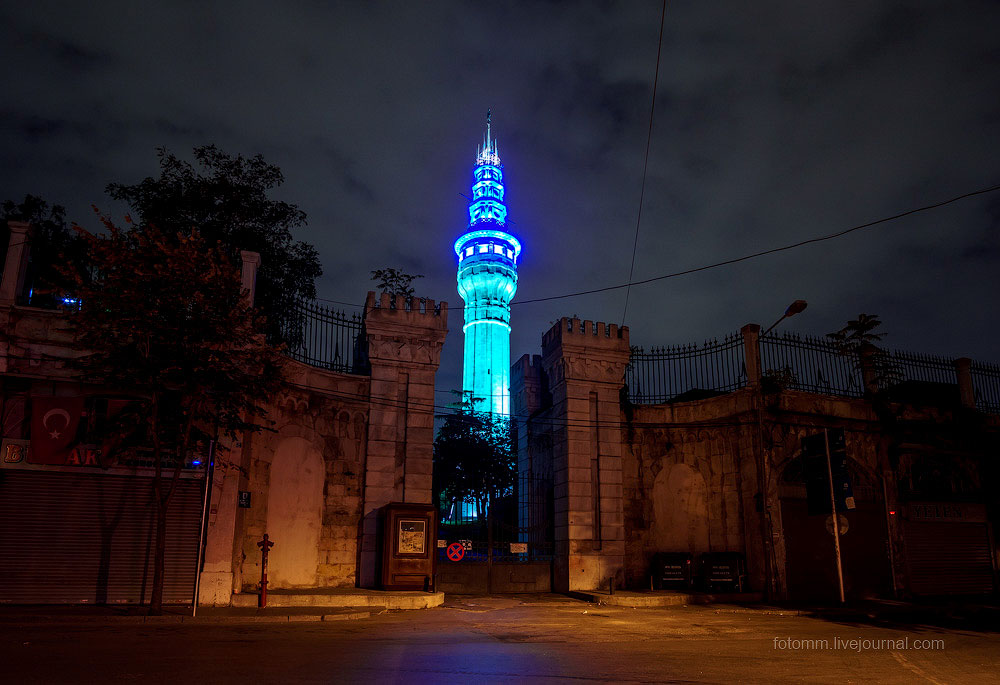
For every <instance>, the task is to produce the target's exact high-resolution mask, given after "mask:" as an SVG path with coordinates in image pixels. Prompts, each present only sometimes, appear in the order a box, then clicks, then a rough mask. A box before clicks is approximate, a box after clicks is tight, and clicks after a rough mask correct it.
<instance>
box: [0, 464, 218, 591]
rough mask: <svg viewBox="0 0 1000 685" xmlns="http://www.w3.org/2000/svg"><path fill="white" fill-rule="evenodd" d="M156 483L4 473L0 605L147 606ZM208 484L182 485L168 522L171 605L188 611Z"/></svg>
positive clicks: (0, 502) (0, 478) (167, 584)
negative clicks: (186, 605) (204, 490)
mask: <svg viewBox="0 0 1000 685" xmlns="http://www.w3.org/2000/svg"><path fill="white" fill-rule="evenodd" d="M152 482H153V481H152V478H149V477H140V476H118V475H107V474H103V473H72V472H70V473H67V472H64V471H41V470H37V471H33V470H17V469H3V470H0V541H2V544H0V603H18V604H52V603H60V604H64V603H88V604H89V603H112V604H114V603H140V602H148V601H149V596H150V592H151V589H152V583H153V556H154V549H153V543H154V522H155V519H156V512H155V507H154V505H153V501H152V493H153V486H152ZM202 486H203V481H202V480H200V479H188V478H184V479H182V480H181V481H180V482H179V483H178V485H177V490H176V491H175V492H174V496H173V499H172V500H171V503H170V507H169V511H168V516H167V544H166V563H165V569H164V589H163V601H164V603H190V601H191V595H192V588H193V584H194V579H195V565H196V564H197V553H198V537H199V536H198V533H199V525H200V522H201V497H202Z"/></svg>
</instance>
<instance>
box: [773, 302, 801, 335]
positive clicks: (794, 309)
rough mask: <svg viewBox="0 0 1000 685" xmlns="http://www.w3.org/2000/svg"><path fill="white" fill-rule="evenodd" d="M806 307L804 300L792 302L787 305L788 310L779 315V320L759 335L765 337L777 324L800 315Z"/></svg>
mask: <svg viewBox="0 0 1000 685" xmlns="http://www.w3.org/2000/svg"><path fill="white" fill-rule="evenodd" d="M808 305H809V303H808V302H806V301H805V300H795V302H792V303H791V304H790V305H788V308H787V309H786V310H785V313H784V314H782V315H781V318H780V319H778V320H777V321H775V322H774V323H773V324H771V327H770V328H768V329H767V330H766V331H764V332H763V333H762V334H761V335H762V336H763V335H767V334H768V333H770V332H771V331H773V330H774V327H775V326H777V325H778V324H779V323H781V322H782V321H784V320H785V319H787V318H788V317H790V316H795V315H796V314H800V313H801V312H803V311H804V310H805V308H806V307H807V306H808Z"/></svg>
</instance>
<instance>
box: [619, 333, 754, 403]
mask: <svg viewBox="0 0 1000 685" xmlns="http://www.w3.org/2000/svg"><path fill="white" fill-rule="evenodd" d="M746 378H747V371H746V363H745V360H744V358H743V335H742V334H741V333H735V334H732V335H727V336H725V337H724V338H723V339H722V340H721V341H720V340H718V339H715V340H709V341H706V342H705V343H704V344H702V345H696V344H692V345H676V346H672V347H654V348H651V349H650V350H649V351H648V352H647V351H646V350H643V349H642V348H634V349H633V350H632V354H631V357H630V358H629V363H628V366H627V367H626V368H625V383H626V385H627V386H628V392H629V400H630V401H631V402H632V403H634V404H662V403H665V402H678V401H684V400H686V399H692V400H694V399H700V398H701V397H702V396H703V393H706V392H707V393H725V392H731V391H733V390H736V389H737V388H741V387H743V386H744V385H745V384H746Z"/></svg>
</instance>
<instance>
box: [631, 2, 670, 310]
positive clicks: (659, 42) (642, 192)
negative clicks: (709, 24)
mask: <svg viewBox="0 0 1000 685" xmlns="http://www.w3.org/2000/svg"><path fill="white" fill-rule="evenodd" d="M666 16H667V0H663V5H662V7H661V8H660V35H659V37H658V38H657V39H656V70H655V71H654V72H653V98H652V101H651V102H650V103H649V130H648V131H647V132H646V155H645V157H644V158H643V161H642V185H641V186H640V188H639V211H638V212H637V213H636V217H635V238H634V239H633V241H632V263H631V265H629V268H628V281H629V283H631V282H632V275H633V273H634V271H635V251H636V248H638V247H639V224H640V223H641V222H642V201H643V199H644V198H645V197H646V170H647V169H648V168H649V146H650V143H652V141H653V113H654V112H655V111H656V86H657V84H658V83H659V80H660V51H661V50H662V49H663V20H664V18H665V17H666ZM631 292H632V286H631V285H629V286H628V287H627V288H625V307H624V309H622V326H624V325H625V315H626V314H627V313H628V297H629V294H630V293H631Z"/></svg>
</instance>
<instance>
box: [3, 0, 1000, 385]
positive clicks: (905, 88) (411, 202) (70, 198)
mask: <svg viewBox="0 0 1000 685" xmlns="http://www.w3.org/2000/svg"><path fill="white" fill-rule="evenodd" d="M5 11H6V15H5V16H4V17H3V19H4V21H3V22H0V44H2V45H3V46H4V55H3V57H4V58H3V60H0V75H2V82H3V83H4V84H5V104H4V106H3V113H2V114H0V131H2V135H3V149H4V152H5V155H4V156H5V160H6V161H7V163H6V164H5V165H4V167H3V169H2V171H0V179H2V187H3V189H4V192H3V196H4V197H11V198H17V197H19V196H20V195H23V194H24V193H25V192H32V193H36V194H41V195H43V196H44V197H46V198H47V199H49V200H50V201H51V202H59V203H62V204H65V205H66V206H67V207H68V210H69V214H70V217H71V218H75V219H78V220H81V221H89V220H90V212H89V210H88V207H89V205H90V203H91V202H95V203H97V204H98V205H101V206H102V207H104V208H106V209H109V210H111V211H121V210H122V209H123V208H121V207H117V206H116V205H115V204H114V203H111V202H110V201H109V200H108V199H107V198H106V197H105V196H104V194H103V189H104V186H105V185H106V184H107V183H108V182H110V181H117V182H134V181H136V180H139V179H141V178H143V177H144V176H146V175H149V174H151V173H154V172H155V154H154V148H155V147H156V146H159V145H163V146H166V147H168V148H169V149H171V150H172V151H175V152H183V151H186V150H190V148H192V147H193V146H195V145H201V144H205V143H215V144H217V145H219V146H220V147H221V148H223V149H225V150H227V151H231V152H241V153H245V154H254V153H258V152H259V153H262V154H263V155H264V156H265V158H266V159H268V160H269V161H271V162H273V163H276V164H278V165H279V166H280V167H281V168H282V169H283V171H284V173H285V178H286V183H285V185H284V186H283V187H282V189H281V191H280V195H281V197H282V199H286V200H288V201H291V202H295V203H297V204H299V205H300V206H301V207H302V208H303V209H304V210H305V211H306V212H307V213H308V215H309V225H308V227H307V228H305V229H303V230H302V232H301V235H300V237H301V238H303V239H305V240H308V241H310V242H312V243H314V244H315V245H316V246H317V248H318V249H319V251H320V254H321V257H322V259H323V261H324V267H325V269H324V271H325V274H324V276H323V280H322V282H321V283H320V288H319V290H320V295H321V296H323V297H328V298H331V299H337V300H346V301H351V302H361V301H362V299H363V296H364V291H365V290H367V288H368V287H369V283H370V282H369V280H368V272H369V271H370V270H372V269H375V268H379V267H382V266H387V265H393V266H401V267H403V268H405V269H407V270H410V271H413V272H418V273H422V274H425V275H426V278H425V279H424V280H423V281H421V283H420V285H421V290H422V291H424V292H425V293H426V294H428V295H429V296H432V297H435V298H436V299H446V300H448V301H450V302H451V303H452V304H453V305H458V304H460V300H459V298H458V295H457V293H456V292H455V288H454V273H455V268H456V265H455V261H454V254H453V253H452V251H451V245H452V243H453V241H454V239H455V238H456V237H457V236H458V235H460V234H461V233H462V231H463V230H464V228H465V222H466V221H467V214H466V206H465V205H466V201H465V199H464V198H462V197H461V195H460V193H466V194H468V192H469V178H470V172H471V162H472V156H473V153H474V150H475V146H476V144H477V143H478V142H479V140H480V139H481V136H482V128H483V114H484V113H485V111H486V109H487V108H492V109H493V112H494V123H495V130H496V132H497V134H498V136H499V138H500V149H501V154H502V156H503V158H504V161H505V164H506V178H507V181H508V198H509V207H510V216H511V218H512V219H513V221H514V222H515V223H514V224H512V228H513V230H514V231H515V232H516V233H517V235H518V236H519V237H520V238H521V239H522V241H523V243H524V245H525V252H524V256H523V262H522V267H521V271H520V284H519V291H518V296H519V298H523V299H531V298H535V297H539V296H546V295H551V294H558V293H563V292H569V291H573V290H582V289H589V288H593V287H595V286H599V285H607V284H615V283H621V282H624V281H625V280H626V278H627V277H628V268H629V262H630V259H631V255H632V239H633V236H634V232H635V221H636V211H637V203H638V200H639V183H640V180H641V174H642V163H643V152H644V150H645V145H646V131H647V125H648V120H647V117H648V112H649V97H650V92H651V91H650V85H651V81H652V77H653V69H654V58H655V56H656V37H657V29H658V25H657V22H658V19H659V15H658V13H659V3H655V2H646V3H638V2H632V3H611V2H573V3H560V2H549V3H538V2H517V3H505V2H495V3H473V2H467V3H437V2H425V3H403V2H369V3H353V4H346V3H337V4H328V3H317V2H285V3H278V4H275V3H255V2H251V3H244V4H240V5H233V4H229V3H214V2H208V3H197V4H196V3H172V4H167V3H162V4H158V3H128V2H102V3H98V4H96V5H88V6H84V5H80V4H78V3H68V2H62V3H59V2H34V3H24V4H22V5H20V6H16V7H14V6H12V7H9V8H8V9H6V10H5ZM997 25H1000V6H998V5H997V4H996V3H995V2H986V1H985V0H984V1H981V2H978V1H973V0H969V1H965V2H948V3H945V2H930V1H920V0H918V1H916V2H905V3H904V2H879V3H850V4H845V3H841V2H832V1H830V2H815V3H797V2H790V1H788V0H785V1H782V2H779V1H777V0H775V1H772V2H761V3H752V4H748V3H740V2H728V3H725V2H724V3H687V4H679V3H668V8H667V24H666V27H665V30H664V39H663V54H662V60H661V65H660V88H659V91H658V93H657V111H656V117H655V120H654V129H653V141H652V146H651V154H650V160H649V171H648V179H647V186H646V202H645V205H644V208H643V221H642V226H641V229H640V232H639V246H638V251H637V257H636V265H635V276H636V278H646V277H649V276H653V275H657V274H662V273H667V272H671V271H676V270H681V269H685V268H690V267H693V266H698V265H701V264H704V263H708V262H714V261H718V260H721V259H727V258H731V257H734V256H738V255H740V254H742V253H745V252H748V251H755V250H759V249H763V248H767V247H772V246H776V245H780V244H783V243H788V242H794V241H797V240H801V239H802V238H804V237H808V236H812V235H817V234H823V233H827V232H832V231H835V230H839V229H843V228H846V227H849V226H851V225H854V224H859V223H863V222H866V221H869V220H871V219H874V218H878V217H881V216H886V215H890V214H894V213H897V212H899V211H902V210H905V209H909V208H911V207H914V206H919V205H923V204H927V203H929V202H932V201H936V200H939V199H943V198H946V197H949V196H951V195H957V194H959V193H962V192H965V191H968V190H970V189H974V188H978V187H983V186H987V185H991V184H994V183H997V182H1000V162H998V158H997V155H996V150H997V149H1000V67H998V65H1000V59H997V55H998V47H997V41H996V36H995V27H996V26H997ZM996 207H997V205H996V201H995V200H990V199H989V198H977V199H972V200H969V201H966V202H963V203H961V204H956V205H951V206H949V207H947V208H943V209H941V210H936V211H935V212H933V213H928V214H926V215H920V216H914V217H909V218H907V219H904V220H901V221H899V222H896V223H894V224H889V225H885V226H881V227H879V228H877V229H873V230H871V231H866V232H859V233H857V234H852V235H851V236H850V237H847V238H844V239H843V240H841V241H838V242H836V243H824V244H821V245H818V246H810V247H806V248H802V249H801V250H796V251H793V252H786V253H781V254H779V255H773V256H769V257H764V258H761V259H759V260H756V261H752V262H747V263H742V264H739V265H735V266H732V267H727V268H725V269H720V270H713V271H708V272H703V273H700V274H696V275H692V276H688V277H684V278H680V279H671V280H667V281H660V282H658V283H655V284H651V285H646V286H639V287H636V288H634V289H633V290H632V295H631V301H630V304H629V317H628V323H629V324H630V325H631V326H632V331H633V340H634V341H635V342H636V343H638V344H645V345H652V344H667V343H677V342H688V341H692V340H697V339H702V338H706V337H716V336H720V335H722V334H724V333H727V332H731V331H734V330H737V329H738V328H739V327H740V325H742V324H744V323H747V322H751V321H756V322H760V323H763V324H765V325H767V324H769V323H770V322H771V321H773V319H774V318H776V316H777V314H779V313H780V312H781V311H782V310H783V308H784V306H785V305H786V304H787V303H788V302H789V301H790V300H792V299H796V298H804V299H807V300H809V302H810V307H809V309H808V310H807V311H806V312H805V313H804V314H802V315H801V316H800V317H797V318H796V319H795V320H793V321H792V322H789V323H788V324H787V325H789V326H793V327H795V328H797V329H800V330H803V331H807V332H812V333H825V332H827V331H830V330H834V329H836V328H839V327H840V326H841V325H842V322H843V321H845V320H846V319H847V318H848V317H850V316H854V315H856V314H857V313H858V312H861V311H867V312H877V313H879V314H880V315H881V316H882V318H883V320H885V321H886V322H887V328H888V329H889V330H890V332H891V338H890V340H889V342H890V344H892V345H894V346H898V347H903V348H909V349H914V350H918V351H924V352H932V353H940V354H947V355H954V354H969V355H972V356H976V357H979V358H989V359H995V358H996V354H995V352H994V346H993V345H992V340H994V339H995V337H996V336H997V335H998V334H1000V330H998V326H1000V325H998V324H997V323H996V321H995V318H996V317H995V315H994V314H993V312H992V308H991V307H984V305H983V302H982V300H983V299H984V297H985V294H986V293H992V292H996V291H997V290H998V287H1000V275H998V274H1000V269H998V260H1000V255H998V247H997V242H996V241H997V238H996V236H997V229H998V227H997V210H996ZM623 298H624V293H623V292H621V291H614V292H611V293H604V294H600V295H595V296H589V297H586V298H580V299H572V300H563V301H554V302H546V303H539V304H526V305H521V306H518V305H515V307H514V313H513V324H514V332H513V336H512V348H513V354H514V355H515V356H516V355H518V354H521V353H523V352H536V351H537V350H538V345H539V339H540V336H541V334H542V332H543V330H544V329H545V328H547V327H548V325H549V322H550V321H553V320H554V319H556V318H557V317H559V316H563V315H571V314H574V313H576V314H579V315H580V316H582V317H585V318H591V319H601V320H608V321H618V320H620V318H621V315H622V309H623V304H624V301H623ZM460 329H461V318H460V315H459V314H458V313H457V312H456V313H455V314H453V315H452V331H453V333H452V336H451V338H450V339H449V342H448V344H447V345H446V349H445V353H446V354H445V359H444V363H443V366H442V372H441V375H440V379H439V380H440V383H439V385H440V387H441V388H442V389H444V388H449V387H456V386H457V385H458V384H459V383H460V374H461V371H460V355H461V347H462V346H461V332H460Z"/></svg>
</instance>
